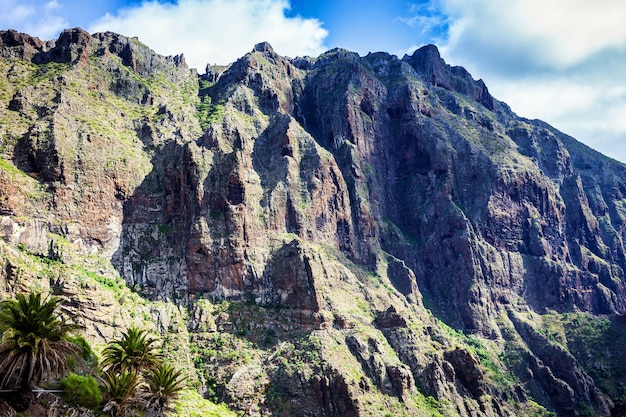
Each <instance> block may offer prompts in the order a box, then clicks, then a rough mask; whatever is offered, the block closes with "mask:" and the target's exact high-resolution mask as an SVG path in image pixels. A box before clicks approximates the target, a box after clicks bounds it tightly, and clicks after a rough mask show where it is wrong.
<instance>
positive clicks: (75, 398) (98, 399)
mask: <svg viewBox="0 0 626 417" xmlns="http://www.w3.org/2000/svg"><path fill="white" fill-rule="evenodd" d="M61 385H62V386H63V391H64V392H63V398H64V399H65V400H66V401H67V402H69V403H71V404H77V405H80V406H83V407H87V408H91V409H96V408H98V407H99V406H100V403H102V394H101V393H100V388H99V387H98V381H96V379H95V378H94V377H93V376H91V375H78V374H75V373H73V372H70V373H69V374H67V376H66V377H65V378H63V380H62V381H61Z"/></svg>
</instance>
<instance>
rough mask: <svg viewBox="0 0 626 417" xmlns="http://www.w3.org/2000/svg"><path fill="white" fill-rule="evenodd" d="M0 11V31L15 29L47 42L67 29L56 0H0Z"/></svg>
mask: <svg viewBox="0 0 626 417" xmlns="http://www.w3.org/2000/svg"><path fill="white" fill-rule="evenodd" d="M0 9H1V10H2V13H1V14H0V28H2V29H15V30H17V31H20V32H25V33H28V34H29V35H32V36H37V37H40V38H42V39H45V40H47V39H51V38H54V37H56V35H57V34H58V33H59V31H61V30H63V29H65V28H66V27H67V21H66V20H65V18H64V17H63V16H62V14H61V13H62V10H61V9H62V7H61V6H60V5H59V4H58V2H57V1H56V0H52V1H33V0H31V1H24V0H0Z"/></svg>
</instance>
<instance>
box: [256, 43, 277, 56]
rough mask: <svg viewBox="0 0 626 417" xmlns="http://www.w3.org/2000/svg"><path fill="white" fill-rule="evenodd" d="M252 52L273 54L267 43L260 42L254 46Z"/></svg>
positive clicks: (270, 46) (272, 49)
mask: <svg viewBox="0 0 626 417" xmlns="http://www.w3.org/2000/svg"><path fill="white" fill-rule="evenodd" d="M252 51H253V52H269V53H274V48H272V45H270V44H269V42H260V43H257V44H256V45H254V48H253V49H252Z"/></svg>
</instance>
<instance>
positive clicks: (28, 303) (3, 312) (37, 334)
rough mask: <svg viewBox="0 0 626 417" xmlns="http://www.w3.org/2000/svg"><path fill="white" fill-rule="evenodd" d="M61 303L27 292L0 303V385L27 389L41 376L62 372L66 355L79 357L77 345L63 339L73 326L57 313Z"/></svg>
mask: <svg viewBox="0 0 626 417" xmlns="http://www.w3.org/2000/svg"><path fill="white" fill-rule="evenodd" d="M61 302H62V300H61V299H60V298H58V297H53V296H49V297H45V298H42V296H41V294H35V293H30V294H28V296H26V295H24V294H17V295H16V299H14V300H13V299H9V300H4V301H2V302H1V303H0V331H1V332H2V340H1V341H0V387H2V388H18V389H20V390H21V391H29V390H31V389H32V387H33V385H34V384H36V383H39V382H41V380H42V379H43V378H44V377H49V376H60V375H61V374H62V373H64V372H65V370H66V368H67V358H68V357H70V356H72V357H74V358H76V359H78V360H80V357H81V351H80V348H78V346H76V345H75V344H73V343H71V342H69V341H67V340H65V337H66V336H68V335H69V333H70V332H71V331H73V330H76V329H77V326H74V325H70V324H67V323H66V322H65V321H64V320H63V319H62V318H61V317H60V316H59V314H58V312H57V307H58V306H59V305H60V304H61Z"/></svg>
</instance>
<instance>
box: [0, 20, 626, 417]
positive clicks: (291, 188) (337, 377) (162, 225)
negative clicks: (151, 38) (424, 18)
mask: <svg viewBox="0 0 626 417" xmlns="http://www.w3.org/2000/svg"><path fill="white" fill-rule="evenodd" d="M0 56H1V59H0V72H1V74H2V77H0V82H1V84H0V103H1V104H0V139H1V143H0V154H1V155H2V159H0V235H1V236H2V241H1V242H0V259H1V262H2V265H1V266H2V267H1V268H0V279H1V282H2V287H1V291H2V293H3V294H4V295H6V296H8V295H11V294H14V293H15V292H17V291H24V290H27V289H32V288H36V289H40V290H43V291H47V290H49V291H52V292H53V293H55V294H58V295H61V296H63V297H65V300H66V302H65V303H64V309H65V311H66V313H67V314H68V315H70V316H71V317H73V318H74V320H75V321H76V322H77V323H79V324H81V325H83V326H84V328H85V333H86V335H87V337H88V338H89V339H90V340H91V341H92V342H93V343H94V344H95V345H96V347H98V346H102V344H103V343H104V342H105V341H106V340H107V339H108V338H110V337H111V336H112V335H115V334H118V333H119V332H120V331H121V330H122V329H123V328H125V327H127V326H129V325H131V324H136V325H140V326H143V327H148V328H151V329H155V330H156V331H158V332H159V333H160V334H161V335H162V338H163V340H164V349H165V351H166V355H167V356H168V357H169V358H170V359H171V360H173V361H175V362H176V363H178V364H179V365H180V366H183V367H184V368H185V369H186V370H187V371H188V372H189V374H190V378H191V380H193V381H195V384H196V386H197V387H198V389H199V390H200V391H201V392H202V393H203V394H204V395H205V396H208V397H210V398H212V399H214V400H217V401H225V402H226V403H227V404H228V405H229V406H230V407H231V408H232V409H233V410H236V411H240V412H245V413H248V415H253V416H269V415H273V416H381V415H386V416H403V415H406V416H420V415H423V416H430V415H444V416H533V415H550V413H553V414H552V415H558V416H590V415H602V416H611V415H614V416H616V415H617V416H619V415H624V408H625V401H626V391H625V390H624V388H623V387H624V384H625V383H626V358H625V357H624V355H623V346H624V343H625V342H626V320H624V319H623V316H622V314H623V313H624V310H625V309H626V284H625V281H624V270H625V269H626V251H625V248H624V240H625V238H626V166H624V165H623V164H621V163H619V162H617V161H614V160H612V159H610V158H607V157H605V156H603V155H601V154H599V153H597V152H595V151H594V150H592V149H590V148H588V147H586V146H585V145H583V144H581V143H579V142H577V141H576V140H575V139H573V138H571V137H569V136H567V135H565V134H563V133H561V132H559V131H558V130H556V129H555V128H553V127H551V126H549V125H547V124H546V123H544V122H541V121H538V120H528V119H524V118H522V117H519V116H517V115H516V114H515V113H513V111H512V110H511V109H510V108H509V107H508V106H507V105H506V104H505V103H502V102H500V101H498V100H497V99H496V98H494V97H492V96H491V94H490V93H489V91H488V89H487V87H486V85H485V84H484V83H483V82H482V81H476V80H474V79H473V78H472V77H471V75H470V74H469V73H468V72H467V71H466V70H465V69H463V68H462V67H451V66H449V65H447V64H446V63H445V62H444V61H443V60H442V58H441V57H440V55H439V52H438V50H437V48H436V47H435V46H433V45H428V46H424V47H422V48H420V49H418V50H416V51H415V52H414V53H413V55H411V56H405V57H403V58H402V59H399V58H397V57H395V56H393V55H389V54H386V53H374V54H368V55H367V56H364V57H361V56H359V55H357V54H355V53H352V52H349V51H346V50H343V49H334V50H331V51H328V52H326V53H325V54H323V55H321V56H319V57H317V58H311V57H298V58H287V57H282V56H280V55H278V54H276V53H275V52H274V51H273V49H272V48H271V46H270V45H269V44H267V43H260V44H258V45H256V46H255V47H254V49H253V50H252V51H251V52H250V53H249V54H247V55H245V56H244V57H242V58H240V59H239V60H238V61H237V62H235V63H233V64H231V65H229V66H226V67H218V66H208V67H207V68H206V72H205V73H204V74H202V75H200V76H198V75H197V73H196V71H195V70H192V69H189V68H188V67H187V65H186V63H185V61H184V57H183V56H182V55H181V56H173V57H163V56H159V55H157V54H156V53H154V52H153V51H152V50H150V49H149V48H148V47H147V46H145V45H143V44H141V43H140V42H139V41H138V40H137V39H135V38H127V37H124V36H121V35H118V34H114V33H98V34H94V35H90V34H88V33H86V32H84V31H82V30H80V29H72V30H66V31H64V32H63V33H62V34H61V35H60V37H59V39H57V40H56V41H48V42H44V41H41V40H39V39H37V38H33V37H31V36H29V35H26V34H21V33H17V32H15V31H2V32H0Z"/></svg>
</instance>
